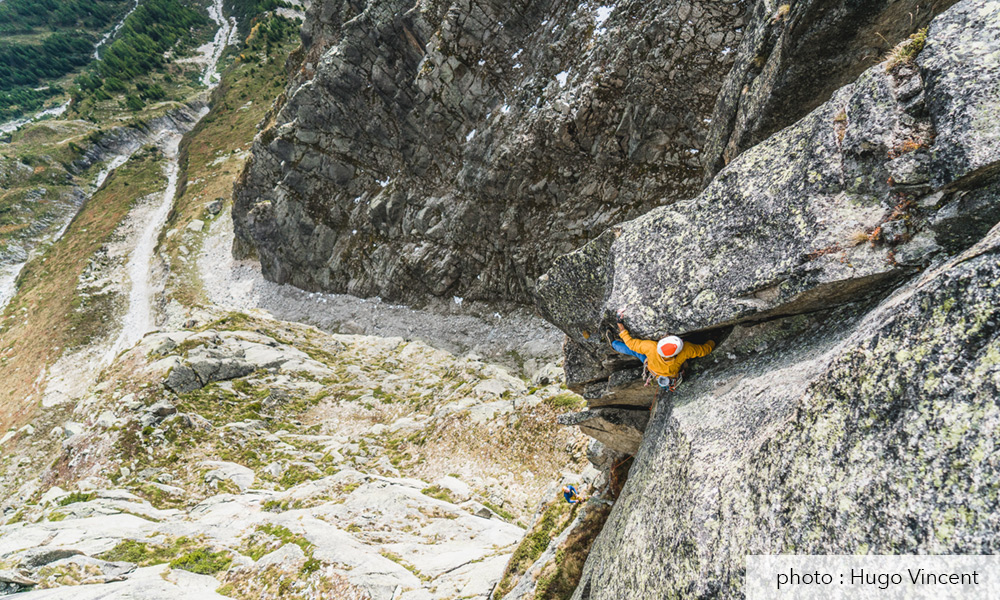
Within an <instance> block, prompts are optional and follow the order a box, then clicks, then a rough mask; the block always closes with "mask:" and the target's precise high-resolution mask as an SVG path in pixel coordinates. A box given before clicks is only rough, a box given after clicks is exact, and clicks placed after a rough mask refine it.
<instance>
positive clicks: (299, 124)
mask: <svg viewBox="0 0 1000 600" xmlns="http://www.w3.org/2000/svg"><path fill="white" fill-rule="evenodd" d="M743 15H744V3H741V2H735V1H734V2H671V1H666V0H660V1H657V2H645V1H644V2H640V1H637V0H636V1H626V2H618V3H616V4H614V5H612V4H608V5H607V6H602V5H601V4H599V3H592V4H586V3H585V4H579V5H578V4H577V3H570V2H560V1H552V0H549V1H545V2H527V3H526V2H520V3H518V2H515V3H510V2H499V1H484V2H455V3H452V4H444V3H434V2H423V3H414V2H413V1H412V0H394V1H391V2H380V3H371V4H364V3H357V2H354V3H352V2H334V1H327V2H318V3H316V6H314V8H313V11H312V15H311V17H310V20H309V23H308V24H307V26H306V28H305V38H306V41H307V42H310V43H312V44H313V45H312V46H311V47H310V48H307V49H306V50H305V52H304V56H305V58H304V61H303V64H302V67H301V70H300V71H299V73H298V74H297V76H296V77H295V83H293V85H292V86H291V87H290V89H289V90H288V91H287V101H285V103H284V104H283V105H282V106H280V109H279V110H278V111H277V113H276V115H275V116H274V118H273V119H272V120H270V121H268V122H267V123H266V124H265V129H264V131H263V132H262V133H261V135H260V136H259V138H258V139H257V141H256V143H255V146H254V150H253V158H252V160H251V162H250V164H249V166H248V167H247V169H246V172H245V173H244V175H243V177H242V179H241V181H240V183H239V185H238V186H237V189H236V209H235V210H234V219H235V223H236V232H237V243H236V247H235V250H236V252H237V254H241V255H242V254H248V253H256V254H257V256H259V258H260V260H261V263H262V265H263V267H264V273H265V275H266V276H267V277H269V278H272V279H274V280H276V281H281V282H289V283H292V284H294V285H297V286H300V287H304V288H307V289H317V288H322V289H326V290H334V291H346V292H350V293H354V294H358V295H375V294H378V295H381V296H383V297H385V298H391V299H402V300H409V301H417V300H419V299H421V298H424V297H427V296H432V295H433V296H444V297H450V296H452V295H458V296H464V297H469V298H473V299H487V300H513V301H519V302H527V301H529V298H530V296H529V294H528V289H529V288H530V287H531V285H532V284H533V282H534V280H535V279H536V278H537V276H538V275H539V274H541V272H542V271H543V270H544V269H545V268H546V267H547V266H548V265H549V264H550V262H551V260H552V259H553V258H554V257H555V256H557V255H559V254H563V253H565V252H568V251H570V250H572V249H574V248H576V247H579V246H580V245H582V244H583V243H585V242H587V241H589V240H590V239H593V237H594V236H595V235H597V234H598V233H600V232H601V231H603V230H604V229H606V228H607V227H608V226H609V225H610V224H612V223H615V222H619V221H622V220H625V219H629V218H634V217H636V216H638V215H640V214H642V213H643V212H645V211H646V210H648V209H650V208H652V207H653V206H656V205H658V204H660V203H663V202H671V201H673V200H674V199H677V198H683V197H687V196H690V195H691V194H692V193H694V191H695V190H696V189H697V188H698V187H699V186H700V182H701V178H702V171H701V168H700V156H698V152H699V151H700V149H701V147H702V143H703V139H704V136H705V132H706V129H707V126H708V125H707V120H708V118H709V117H710V115H711V112H712V110H713V107H714V104H715V94H716V92H717V91H718V89H719V85H720V83H721V81H722V78H723V77H724V75H725V73H726V72H727V71H728V69H729V68H730V66H731V64H732V60H733V54H734V49H735V46H736V44H737V43H738V42H739V38H740V33H739V31H740V30H741V27H742V25H743V19H744V17H743Z"/></svg>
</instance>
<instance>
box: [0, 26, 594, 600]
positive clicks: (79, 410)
mask: <svg viewBox="0 0 1000 600" xmlns="http://www.w3.org/2000/svg"><path fill="white" fill-rule="evenodd" d="M220 19H221V17H220ZM220 19H216V20H217V21H219V20H220ZM220 24H222V23H221V21H220ZM229 26H230V27H231V25H229ZM223 31H225V32H228V31H229V29H225V27H222V28H220V34H219V35H217V36H216V38H215V40H216V44H217V45H216V46H214V47H212V48H210V50H211V52H210V53H209V52H206V53H205V54H206V56H209V57H210V60H209V61H208V65H207V66H206V69H205V80H204V81H205V83H213V82H214V78H213V76H212V75H211V73H212V72H213V69H214V68H215V65H216V64H217V61H218V60H219V57H220V56H221V55H222V54H223V49H222V48H220V47H219V46H218V45H219V44H223V45H224V44H225V43H226V42H227V40H231V37H232V36H231V35H229V33H225V34H223ZM220 40H221V41H220ZM290 49H291V45H290V44H285V45H284V46H283V47H282V49H281V50H280V51H279V54H277V55H267V54H265V55H263V56H261V57H258V58H256V59H254V60H246V61H242V62H241V60H239V59H238V60H236V61H234V62H233V63H232V64H231V65H230V66H229V67H228V68H226V69H224V70H223V69H220V71H222V76H221V82H220V83H219V87H218V89H216V90H215V92H214V93H213V94H212V96H211V106H212V110H211V112H208V111H202V112H200V113H199V112H197V108H198V104H197V102H195V103H193V104H192V105H191V106H192V107H193V108H192V109H190V110H189V112H192V113H195V116H194V117H193V120H189V121H188V122H187V123H186V124H185V125H184V129H186V130H189V131H187V132H186V133H184V138H183V140H182V139H181V134H182V133H183V131H181V132H169V131H168V132H165V133H163V134H162V135H157V136H153V137H150V138H148V139H146V140H144V141H143V143H142V145H141V146H140V147H138V148H132V149H130V152H129V154H128V155H127V156H125V158H123V159H122V160H120V161H118V162H117V164H116V166H118V168H117V169H116V170H115V171H113V172H112V173H111V174H110V176H109V177H108V180H107V182H104V181H101V182H100V184H99V185H98V187H99V188H100V189H99V190H97V191H96V192H94V193H93V195H92V196H91V197H90V198H89V199H88V200H87V202H86V203H85V204H84V206H83V208H82V210H81V212H80V214H78V215H77V216H76V217H75V218H74V220H73V222H72V223H71V224H70V225H69V226H68V227H67V228H66V229H65V233H64V234H62V236H61V237H59V238H58V240H56V241H53V242H51V245H50V246H47V247H45V246H43V247H41V248H40V249H39V250H38V251H37V254H38V256H37V257H36V258H35V259H33V260H32V261H30V262H29V263H28V265H27V266H26V267H25V272H24V273H23V274H22V276H21V278H20V279H19V288H18V293H17V295H15V296H14V297H13V299H12V301H11V303H10V305H9V306H8V307H7V309H6V311H5V312H4V318H3V321H2V327H0V336H2V337H0V377H3V378H4V380H5V381H7V382H9V385H7V386H5V387H6V389H5V390H4V398H3V404H4V410H3V411H0V412H2V418H3V426H4V430H5V433H4V434H3V435H2V437H0V448H2V458H0V508H2V511H3V512H2V517H0V595H3V594H4V593H10V592H21V593H20V594H19V597H24V598H26V599H29V598H30V599H34V598H74V599H76V598H138V597H141V598H145V599H154V598H176V597H179V596H180V595H182V594H183V595H185V596H188V597H191V598H218V597H223V596H225V597H235V598H262V597H281V598H352V597H353V598H376V599H385V600H389V599H393V600H395V599H397V598H406V599H423V598H486V597H488V595H489V594H490V592H491V590H492V588H493V587H494V585H495V584H496V583H497V582H498V581H499V580H500V578H501V576H502V575H503V572H504V569H505V567H506V566H507V563H508V560H509V558H510V556H511V554H512V553H513V552H514V551H515V549H516V547H517V546H518V543H519V542H520V540H521V539H522V537H523V536H524V532H525V528H526V527H528V526H529V525H530V524H531V523H532V521H533V519H535V517H536V516H537V515H538V514H539V513H540V511H541V510H543V509H545V508H546V506H550V505H552V503H553V502H554V501H555V499H556V497H557V492H558V490H559V488H560V487H561V485H562V482H564V481H574V482H576V483H577V484H578V485H582V484H584V483H585V480H589V479H590V478H593V477H595V476H596V472H595V471H594V470H593V469H592V468H588V467H586V465H587V462H586V458H585V448H586V441H585V439H584V438H583V436H582V435H581V434H579V433H577V432H576V431H575V430H570V429H562V428H558V426H557V425H556V424H555V423H556V417H557V416H558V415H559V414H561V413H563V412H566V411H568V410H571V409H573V408H578V407H579V406H581V405H582V399H581V398H579V397H578V396H576V395H575V394H572V393H570V392H568V391H566V390H565V388H564V387H563V386H562V385H561V383H560V382H561V380H562V379H561V367H560V365H559V363H558V362H557V361H558V360H559V358H558V357H559V353H560V339H561V335H559V334H558V333H557V330H555V329H554V328H553V327H552V326H550V325H547V324H545V323H544V322H543V321H542V320H541V319H539V318H538V317H535V316H534V315H530V314H527V313H525V312H524V311H513V312H511V311H498V310H496V309H494V308H492V307H488V306H475V305H471V303H463V302H462V301H461V299H455V300H454V302H453V303H451V304H449V305H446V306H436V307H431V309H430V310H416V309H410V308H405V307H400V306H392V305H389V304H386V303H383V302H381V301H379V300H378V299H373V300H364V299H358V298H353V297H349V296H343V295H332V294H314V293H308V292H304V291H301V290H297V289H294V288H290V287H288V286H279V285H276V284H273V283H271V282H268V281H266V280H264V279H263V277H262V276H261V274H260V268H259V266H258V265H255V264H254V263H251V262H240V261H234V260H233V259H232V257H231V254H230V252H229V248H230V246H231V243H232V223H231V220H230V216H229V210H230V209H229V206H228V201H227V200H226V198H227V197H228V190H229V189H231V185H232V182H233V180H234V179H235V177H236V176H237V174H238V173H239V172H240V170H241V169H242V165H243V161H244V160H245V159H246V148H247V147H248V145H249V143H250V141H251V139H252V136H253V135H254V133H255V131H256V129H255V126H256V123H257V122H259V121H260V119H261V117H262V115H263V112H264V111H265V110H266V109H267V106H268V104H269V103H270V99H271V98H272V97H273V96H272V95H271V94H273V92H274V90H275V88H274V87H273V86H272V84H271V78H270V77H262V76H261V75H262V74H263V73H271V74H274V76H275V77H276V76H277V73H279V72H280V70H281V68H282V67H281V65H282V64H283V62H284V55H285V54H287V52H288V51H289V50H290ZM280 52H284V54H280ZM241 58H242V56H241ZM258 69H259V71H258ZM279 79H280V78H279ZM262 82H263V83H262ZM206 112H207V114H206ZM45 127H46V130H48V131H55V130H56V129H58V128H59V127H61V125H60V122H58V121H53V122H51V123H47V124H45ZM129 157H131V158H129ZM220 200H221V201H220ZM57 237H58V236H57Z"/></svg>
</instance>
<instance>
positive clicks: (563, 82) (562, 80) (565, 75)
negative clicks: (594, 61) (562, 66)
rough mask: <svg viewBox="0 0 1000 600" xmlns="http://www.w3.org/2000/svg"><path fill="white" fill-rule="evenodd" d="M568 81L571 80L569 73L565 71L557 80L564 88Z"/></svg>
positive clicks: (557, 76)
mask: <svg viewBox="0 0 1000 600" xmlns="http://www.w3.org/2000/svg"><path fill="white" fill-rule="evenodd" d="M567 79H569V71H563V72H561V73H559V74H558V75H556V80H557V81H558V82H559V85H561V86H563V87H565V86H566V80H567Z"/></svg>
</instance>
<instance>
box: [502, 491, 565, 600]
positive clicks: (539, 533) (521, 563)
mask: <svg viewBox="0 0 1000 600" xmlns="http://www.w3.org/2000/svg"><path fill="white" fill-rule="evenodd" d="M579 506H580V505H579V504H567V503H565V502H561V501H558V500H556V501H553V502H551V503H550V504H549V505H548V506H547V507H546V508H545V510H544V511H543V512H542V516H541V517H540V518H539V519H538V522H537V523H535V525H534V527H532V528H531V531H529V532H528V534H527V535H525V536H524V539H523V540H521V543H520V544H519V545H518V546H517V548H516V549H515V550H514V554H513V555H511V557H510V562H509V563H507V568H506V570H505V571H504V576H503V578H502V579H501V580H500V583H499V584H498V585H497V588H496V590H497V591H496V593H495V595H496V596H497V597H501V596H503V595H505V594H507V592H509V591H510V590H511V589H513V587H514V584H515V582H516V581H517V578H518V577H520V576H521V575H523V574H524V572H525V571H527V569H528V567H530V566H531V565H532V564H533V563H534V562H535V561H536V560H538V557H540V556H541V555H542V553H543V552H545V549H546V548H548V547H549V544H550V543H551V542H552V540H553V539H554V538H555V537H556V536H558V535H559V534H560V533H561V532H562V530H563V529H565V528H566V526H567V525H569V524H570V523H571V522H572V521H573V518H574V517H575V516H576V512H577V510H578V508H579Z"/></svg>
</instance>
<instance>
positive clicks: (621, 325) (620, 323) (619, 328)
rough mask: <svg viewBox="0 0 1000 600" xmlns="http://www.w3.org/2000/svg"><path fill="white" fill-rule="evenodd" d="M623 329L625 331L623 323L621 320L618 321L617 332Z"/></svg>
mask: <svg viewBox="0 0 1000 600" xmlns="http://www.w3.org/2000/svg"><path fill="white" fill-rule="evenodd" d="M623 331H625V324H624V323H622V322H621V321H618V332H619V333H621V332H623Z"/></svg>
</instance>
